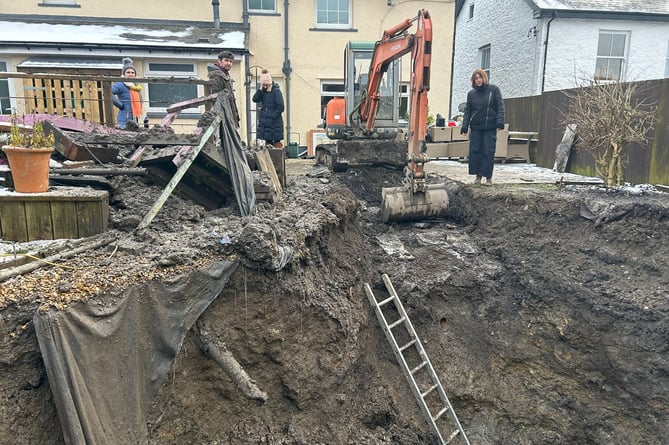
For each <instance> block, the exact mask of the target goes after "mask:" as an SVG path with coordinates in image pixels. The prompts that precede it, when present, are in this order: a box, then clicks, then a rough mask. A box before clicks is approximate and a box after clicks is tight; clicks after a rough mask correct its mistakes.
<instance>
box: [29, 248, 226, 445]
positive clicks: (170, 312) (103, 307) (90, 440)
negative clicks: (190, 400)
mask: <svg viewBox="0 0 669 445" xmlns="http://www.w3.org/2000/svg"><path fill="white" fill-rule="evenodd" d="M237 264H238V262H237V261H235V262H229V261H222V262H217V263H215V264H214V265H212V266H211V267H210V268H208V269H207V270H205V271H196V272H193V273H192V274H190V275H182V276H178V277H175V279H174V280H172V281H170V282H158V281H151V282H147V283H142V284H137V285H132V286H129V287H127V288H126V289H125V290H124V291H123V292H119V293H117V294H114V293H107V294H103V295H100V296H98V297H96V298H95V299H92V300H90V301H88V302H82V301H80V302H76V303H74V304H72V305H71V306H69V307H67V308H66V309H63V310H57V309H53V308H52V309H48V310H46V311H37V313H36V314H35V316H34V318H33V321H34V323H35V331H36V333H37V339H38V341H39V346H40V350H41V351H42V357H43V359H44V364H45V366H46V371H47V376H48V378H49V384H50V386H51V391H52V394H53V397H54V401H55V405H56V410H57V412H58V418H59V420H60V424H61V427H62V430H63V436H64V438H65V442H66V443H68V444H114V445H119V444H133V445H134V444H144V443H147V440H148V439H147V437H148V432H147V426H146V423H147V419H146V416H147V412H148V409H149V407H150V404H151V401H152V400H153V399H154V398H155V397H156V395H157V394H158V391H159V389H160V387H161V385H162V383H163V381H164V379H165V377H166V375H167V372H168V371H169V369H170V367H171V366H172V364H173V361H174V359H175V357H176V355H177V353H178V352H179V350H180V349H181V346H182V344H183V340H184V338H185V336H186V332H187V331H188V330H189V329H190V328H191V326H192V325H193V323H194V322H195V321H196V320H197V319H198V317H199V316H200V315H201V314H202V312H204V310H205V309H206V308H207V306H208V305H209V304H210V303H211V302H212V301H213V300H214V299H215V298H216V297H217V296H218V295H219V294H220V292H221V290H222V289H223V288H224V287H225V285H226V283H227V281H228V279H229V277H230V275H231V274H232V272H233V271H234V270H235V268H236V267H237Z"/></svg>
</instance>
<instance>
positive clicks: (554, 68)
mask: <svg viewBox="0 0 669 445" xmlns="http://www.w3.org/2000/svg"><path fill="white" fill-rule="evenodd" d="M600 30H606V31H626V32H629V40H628V59H627V62H628V63H627V67H626V70H625V80H627V81H633V80H648V79H661V78H663V77H664V68H665V64H666V58H667V39H668V38H669V23H660V22H627V21H621V20H608V21H604V20H598V21H596V22H593V21H592V20H574V19H572V20H566V19H563V20H555V21H553V23H552V24H551V30H550V36H551V37H550V44H549V48H548V62H547V63H546V84H545V90H546V91H550V90H561V89H565V88H574V87H575V86H576V85H577V81H580V82H581V83H582V81H583V79H592V76H593V74H594V71H595V60H596V57H597V42H598V40H599V32H600Z"/></svg>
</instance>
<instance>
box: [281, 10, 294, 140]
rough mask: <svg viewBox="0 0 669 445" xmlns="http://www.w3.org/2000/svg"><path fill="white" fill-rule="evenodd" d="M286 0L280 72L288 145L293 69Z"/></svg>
mask: <svg viewBox="0 0 669 445" xmlns="http://www.w3.org/2000/svg"><path fill="white" fill-rule="evenodd" d="M289 3H290V2H289V1H288V0H284V2H283V10H284V13H283V15H284V17H283V41H284V48H283V67H281V71H282V72H283V75H284V78H285V79H286V141H287V142H288V143H290V142H291V141H290V128H291V127H290V73H291V72H292V71H293V69H292V68H291V67H290V58H289V49H290V47H289V46H288V5H289Z"/></svg>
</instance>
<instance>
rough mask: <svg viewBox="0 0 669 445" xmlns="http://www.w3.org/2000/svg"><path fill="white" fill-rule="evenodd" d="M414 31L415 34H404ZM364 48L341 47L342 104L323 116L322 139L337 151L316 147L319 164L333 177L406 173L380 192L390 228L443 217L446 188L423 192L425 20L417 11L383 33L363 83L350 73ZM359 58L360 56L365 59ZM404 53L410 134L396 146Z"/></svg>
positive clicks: (360, 75)
mask: <svg viewBox="0 0 669 445" xmlns="http://www.w3.org/2000/svg"><path fill="white" fill-rule="evenodd" d="M414 24H415V27H416V30H415V32H414V33H409V30H410V29H411V28H412V27H413V26H414ZM363 47H364V44H363V42H349V45H348V46H347V57H346V62H347V63H346V65H347V69H346V79H347V81H346V93H347V96H346V97H345V98H334V99H332V100H330V101H329V102H328V104H327V108H326V122H325V124H326V127H325V128H326V134H327V136H328V137H329V138H330V139H335V140H336V143H335V144H328V145H327V146H319V147H317V160H319V161H323V162H324V163H329V164H330V165H331V166H332V168H333V169H334V170H335V171H336V170H344V169H346V168H347V167H348V165H349V164H351V163H353V164H358V165H383V166H398V165H401V166H403V167H404V181H403V182H404V183H403V185H402V186H401V187H393V188H384V189H383V190H382V206H381V219H382V220H383V221H384V222H389V221H407V220H416V219H426V218H434V217H439V216H443V214H444V213H445V211H446V210H447V208H448V194H447V192H446V188H445V186H444V184H443V183H442V184H428V182H427V174H426V173H425V170H424V164H425V163H426V162H428V161H429V156H428V155H427V153H426V151H427V143H426V140H425V139H426V134H427V116H428V103H427V93H428V91H429V90H430V62H431V57H432V20H431V18H430V14H429V12H428V11H426V10H424V9H422V10H420V11H418V15H417V16H416V17H413V18H410V19H406V20H404V21H403V22H402V23H399V24H397V25H395V26H393V27H392V28H389V29H387V30H385V31H384V32H383V36H382V38H381V40H379V41H377V42H375V43H374V46H373V50H371V52H370V51H369V50H367V57H368V58H369V56H370V54H371V59H369V70H368V72H367V76H366V78H365V75H364V74H365V73H364V72H362V70H359V69H358V66H356V63H357V61H358V60H360V59H361V57H359V58H356V51H355V49H364V48H363ZM359 53H360V54H363V55H364V51H360V52H359ZM409 53H411V81H410V84H409V102H410V104H409V110H410V112H409V114H408V134H407V135H406V136H405V138H404V139H405V140H401V138H402V135H401V133H400V131H399V124H398V114H399V112H398V106H397V104H399V100H398V97H397V95H398V92H399V85H398V82H397V79H398V78H399V67H398V63H397V61H398V60H399V59H400V58H401V57H403V56H404V55H406V54H409ZM351 80H353V81H351ZM365 81H367V83H366V86H365ZM349 107H350V108H349ZM352 160H353V162H351V161H352Z"/></svg>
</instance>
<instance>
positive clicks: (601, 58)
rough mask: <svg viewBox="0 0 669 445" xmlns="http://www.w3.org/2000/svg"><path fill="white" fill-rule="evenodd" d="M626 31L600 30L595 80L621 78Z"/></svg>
mask: <svg viewBox="0 0 669 445" xmlns="http://www.w3.org/2000/svg"><path fill="white" fill-rule="evenodd" d="M627 35H628V33H626V32H615V31H600V32H599V43H598V44H597V62H596V64H595V80H614V81H615V80H622V79H623V78H624V74H625V64H626V58H627Z"/></svg>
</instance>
